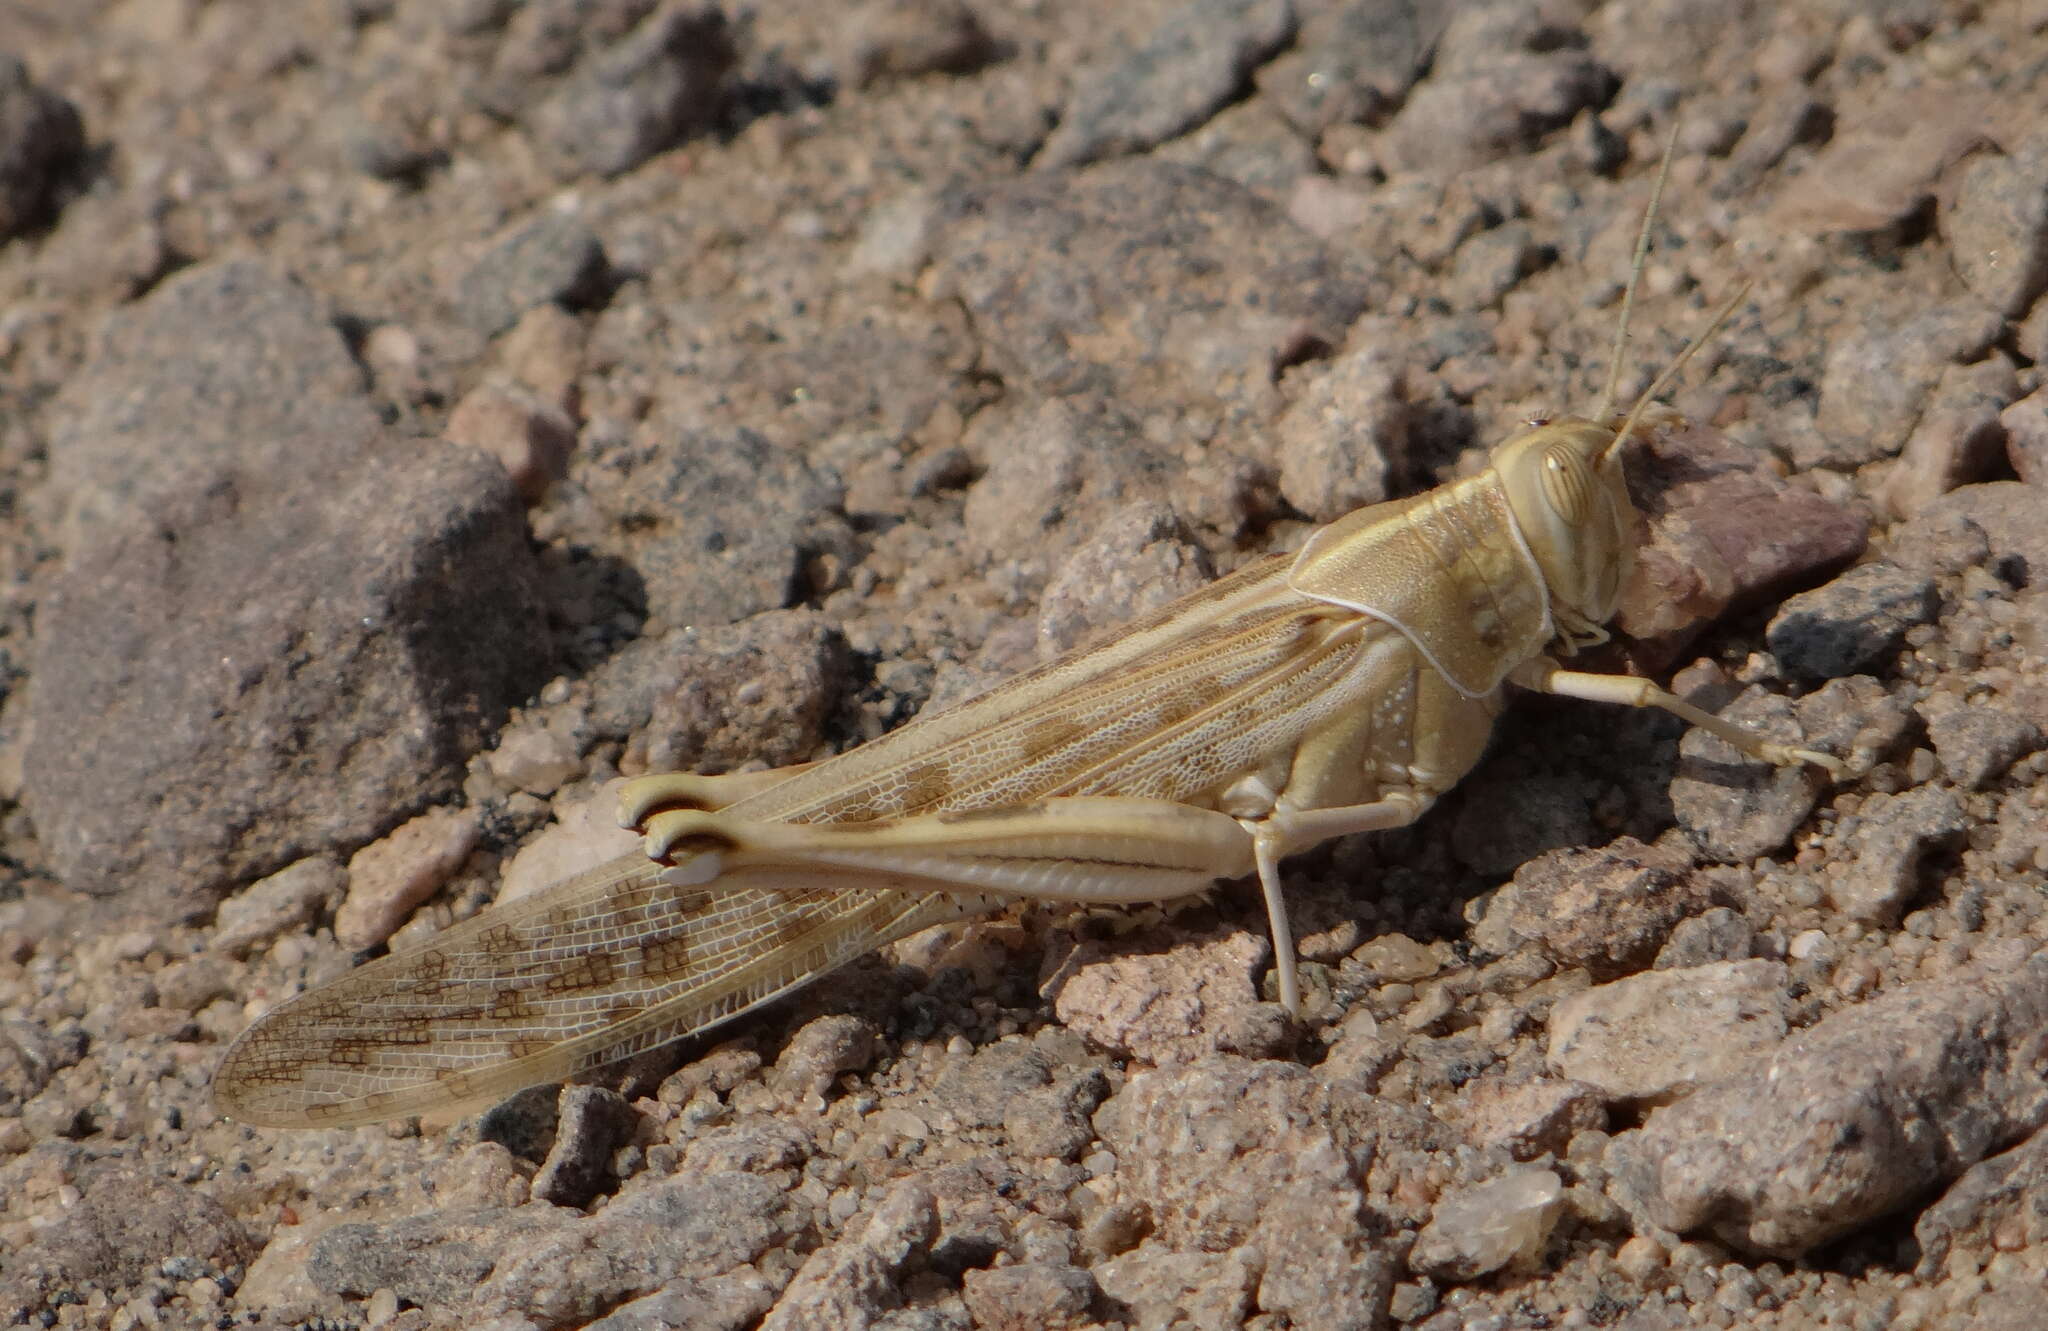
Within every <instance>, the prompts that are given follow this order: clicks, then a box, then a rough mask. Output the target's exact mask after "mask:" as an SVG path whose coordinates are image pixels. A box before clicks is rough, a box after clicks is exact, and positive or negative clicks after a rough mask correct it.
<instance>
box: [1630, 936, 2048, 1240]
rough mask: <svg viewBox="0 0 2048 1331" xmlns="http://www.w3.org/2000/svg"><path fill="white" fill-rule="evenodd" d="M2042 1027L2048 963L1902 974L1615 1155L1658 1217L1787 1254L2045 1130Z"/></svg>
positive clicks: (1660, 1119) (1636, 1194) (1673, 1109)
mask: <svg viewBox="0 0 2048 1331" xmlns="http://www.w3.org/2000/svg"><path fill="white" fill-rule="evenodd" d="M2005 950H2006V951H2007V952H2008V953H2011V952H2012V951H2013V950H2014V949H2011V948H2007V949H2005ZM2044 1029H2048V959H2044V958H2041V957H2038V956H2036V957H2031V958H2024V959H2022V958H2017V957H2015V958H2011V959H2010V960H2009V964H2006V965H2003V966H1997V967H1989V966H1987V967H1986V968H1985V969H1982V970H1978V971H1974V972H1969V973H1966V974H1962V975H1958V976H1957V977H1955V978H1954V979H1953V980H1949V981H1944V982H1929V983H1926V984H1921V985H1913V986H1909V987H1907V988H1905V989H1901V990H1899V991H1898V992H1896V993H1893V994H1889V995H1886V996H1884V997H1882V998H1879V999H1876V1000H1874V1001H1872V1002H1870V1003H1867V1004H1865V1005H1864V1006H1862V1007H1860V1008H1857V1009H1855V1010H1853V1011H1849V1012H1844V1013H1841V1014H1839V1015H1837V1016H1834V1017H1831V1018H1829V1019H1827V1020H1826V1021H1823V1022H1822V1023H1821V1024H1820V1025H1818V1026H1816V1027H1814V1028H1813V1029H1812V1030H1810V1031H1807V1032H1805V1033H1803V1034H1801V1035H1799V1036H1797V1037H1795V1038H1793V1039H1791V1040H1789V1041H1787V1042H1785V1043H1784V1044H1782V1045H1780V1046H1779V1047H1778V1048H1776V1049H1775V1050H1773V1051H1771V1052H1769V1053H1767V1054H1764V1055H1761V1056H1759V1057H1758V1058H1757V1059H1756V1060H1755V1061H1754V1062H1753V1064H1752V1065H1751V1067H1750V1068H1749V1069H1747V1070H1746V1071H1744V1072H1741V1073H1739V1074H1737V1075H1734V1076H1731V1077H1728V1078H1726V1079H1725V1080H1723V1081H1721V1082H1719V1083H1718V1084H1715V1085H1713V1086H1709V1087H1706V1088H1704V1089H1702V1090H1700V1091H1698V1092H1696V1093H1694V1094H1693V1095H1692V1096H1690V1097H1688V1098H1687V1099H1685V1100H1682V1101H1680V1102H1679V1103H1677V1104H1675V1105H1671V1106H1667V1107H1665V1108H1662V1109H1659V1110H1657V1111H1655V1112H1653V1113H1652V1114H1651V1115H1650V1118H1649V1121H1648V1122H1647V1123H1645V1124H1644V1126H1643V1127H1642V1128H1641V1129H1640V1130H1639V1131H1638V1132H1636V1133H1632V1134H1628V1135H1626V1136H1623V1137H1620V1138H1617V1139H1616V1140H1615V1142H1614V1145H1613V1146H1612V1147H1611V1148H1610V1149H1609V1151H1608V1161H1609V1165H1610V1167H1611V1168H1613V1169H1614V1171H1615V1173H1616V1177H1617V1180H1618V1182H1619V1184H1620V1185H1621V1187H1622V1189H1623V1192H1624V1195H1625V1196H1626V1197H1627V1198H1629V1199H1630V1201H1631V1203H1632V1204H1633V1205H1634V1206H1637V1207H1639V1208H1640V1209H1641V1210H1642V1212H1643V1214H1645V1215H1646V1216H1648V1217H1649V1218H1650V1219H1651V1220H1652V1221H1653V1222H1654V1223H1656V1224H1658V1225H1660V1226H1662V1227H1664V1228H1666V1229H1673V1230H1677V1231H1679V1232H1680V1233H1690V1232H1693V1231H1697V1230H1705V1231H1710V1232H1711V1233H1713V1234H1714V1235H1715V1236H1716V1237H1718V1238H1720V1239H1722V1240H1723V1241H1725V1242H1727V1243H1731V1244H1734V1245H1735V1246H1736V1247H1738V1248H1741V1249H1743V1250H1744V1251H1748V1252H1761V1253H1770V1254H1774V1255H1777V1256H1780V1257H1793V1256H1797V1255H1799V1254H1801V1253H1805V1252H1808V1251H1810V1250H1812V1249H1813V1248H1815V1247H1817V1246H1818V1245H1820V1244H1822V1243H1826V1242H1827V1241H1828V1240H1830V1239H1833V1238H1837V1237H1839V1236H1841V1235H1843V1234H1846V1233H1848V1232H1850V1231H1851V1230H1853V1229H1855V1228H1856V1227H1858V1226H1860V1225H1862V1224H1864V1223H1866V1222H1868V1221H1870V1220H1872V1219H1874V1218H1876V1217H1877V1216H1881V1215H1884V1214H1886V1213H1888V1212H1890V1211H1892V1210H1894V1209H1896V1208H1897V1207H1899V1206H1902V1205H1904V1204H1905V1203H1907V1202H1908V1201H1909V1200H1911V1199H1912V1198H1913V1197H1915V1196H1916V1195H1918V1194H1920V1193H1921V1192H1923V1191H1924V1190H1926V1189H1927V1188H1930V1187H1933V1186H1937V1185H1939V1184H1942V1183H1946V1182H1949V1181H1950V1180H1953V1179H1955V1178H1957V1177H1959V1176H1960V1175H1961V1174H1962V1173H1963V1171H1965V1170H1967V1169H1968V1168H1970V1166H1972V1165H1974V1164H1976V1163H1977V1162H1978V1161H1979V1160H1982V1159H1984V1158H1985V1157H1986V1156H1988V1155H1990V1154H1992V1153H1994V1152H1996V1151H1999V1150H2001V1149H2003V1148H2004V1147H2006V1146H2008V1145H2010V1144H2011V1143H2013V1142H2015V1141H2018V1140H2019V1139H2021V1138H2023V1137H2025V1136H2027V1135H2028V1134H2029V1133H2032V1132H2033V1131H2035V1130H2036V1129H2037V1128H2039V1127H2040V1125H2041V1123H2042V1122H2043V1120H2044V1117H2048V1088H2044V1086H2043V1085H2042V1082H2041V1079H2040V1077H2039V1075H2038V1070H2037V1068H2038V1062H2039V1058H2040V1045H2041V1039H2042V1032H2043V1030H2044Z"/></svg>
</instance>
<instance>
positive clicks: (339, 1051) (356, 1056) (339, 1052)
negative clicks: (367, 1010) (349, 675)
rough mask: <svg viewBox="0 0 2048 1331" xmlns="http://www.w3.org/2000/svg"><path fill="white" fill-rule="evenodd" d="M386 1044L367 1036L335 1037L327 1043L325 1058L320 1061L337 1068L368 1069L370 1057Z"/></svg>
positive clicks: (383, 1041)
mask: <svg viewBox="0 0 2048 1331" xmlns="http://www.w3.org/2000/svg"><path fill="white" fill-rule="evenodd" d="M387 1043H388V1041H385V1040H380V1039H378V1038H376V1037H375V1036H369V1035H337V1036H335V1037H334V1038H333V1039H332V1040H329V1041H328V1042H327V1056H326V1058H324V1059H322V1060H321V1061H322V1062H324V1063H328V1064H331V1065H333V1066H334V1067H338V1068H362V1067H368V1066H369V1065H370V1056H371V1055H372V1054H374V1053H376V1052H377V1050H379V1049H382V1048H384V1047H385V1045H386V1044H387Z"/></svg>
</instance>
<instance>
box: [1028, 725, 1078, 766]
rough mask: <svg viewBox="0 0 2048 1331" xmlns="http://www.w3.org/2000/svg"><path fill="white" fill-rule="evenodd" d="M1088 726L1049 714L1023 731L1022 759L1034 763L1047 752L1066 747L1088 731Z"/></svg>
mask: <svg viewBox="0 0 2048 1331" xmlns="http://www.w3.org/2000/svg"><path fill="white" fill-rule="evenodd" d="M1088 729H1089V728H1088V727H1087V726H1086V725H1083V724H1082V723H1081V722H1079V721H1076V720H1074V719H1073V718H1072V717H1067V716H1049V717H1046V718H1045V719H1044V720H1043V721H1040V722H1038V723H1037V724H1035V725H1033V726H1032V727H1031V728H1030V729H1028V730H1026V731H1025V732H1024V738H1023V742H1022V743H1021V745H1020V746H1019V747H1020V748H1021V749H1022V750H1023V755H1022V756H1023V759H1024V761H1025V762H1026V763H1027V764H1029V763H1036V762H1038V761H1039V760H1040V759H1042V758H1044V757H1045V756H1046V755H1047V754H1050V753H1056V752H1058V751H1059V750H1061V749H1064V748H1066V747H1067V746H1068V745H1070V744H1072V743H1073V742H1074V741H1075V740H1077V739H1079V738H1081V737H1082V736H1083V735H1085V734H1087V733H1088Z"/></svg>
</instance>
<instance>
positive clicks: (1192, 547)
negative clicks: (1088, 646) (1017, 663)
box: [1038, 503, 1215, 659]
mask: <svg viewBox="0 0 2048 1331" xmlns="http://www.w3.org/2000/svg"><path fill="white" fill-rule="evenodd" d="M1214 579H1215V569H1214V568H1213V567H1212V566H1211V565H1210V563H1209V555H1208V552H1207V551H1205V550H1203V549H1202V547H1200V546H1199V545H1196V544H1195V543H1194V542H1193V541H1192V540H1190V539H1189V536H1188V532H1187V528H1186V526H1185V524H1183V523H1182V522H1181V520H1180V518H1179V517H1178V516H1176V515H1175V513H1174V511H1173V510H1172V509H1170V508H1168V507H1166V506H1165V505H1163V504H1154V503H1138V504H1132V505H1129V506H1127V507H1125V508H1123V509H1120V510H1118V511H1117V512H1116V513H1114V514H1112V515H1111V516H1110V518H1109V520H1108V521H1107V522H1105V523H1103V524H1102V526H1101V528H1100V529H1098V530H1097V531H1096V533H1095V534H1094V535H1093V536H1092V537H1090V538H1089V539H1088V540H1087V541H1086V542H1084V543H1083V544H1082V545H1081V547H1080V548H1079V549H1077V550H1075V551H1074V552H1073V553H1072V554H1071V555H1069V556H1067V560H1066V562H1065V563H1064V564H1062V565H1060V568H1059V571H1058V572H1056V573H1054V574H1053V578H1052V581H1051V582H1050V583H1048V584H1047V585H1046V589H1045V596H1044V598H1043V599H1042V600H1041V601H1040V602H1039V608H1038V651H1039V655H1041V656H1043V657H1046V658H1048V659H1050V658H1051V657H1054V656H1057V655H1058V654H1059V653H1061V652H1063V651H1067V650H1070V649H1072V648H1075V647H1079V646H1081V645H1083V644H1084V643H1087V642H1090V641H1091V640H1093V639H1095V638H1097V637H1099V636H1101V635H1102V634H1103V633H1105V632H1106V631H1108V630H1110V629H1112V628H1118V627H1121V626H1122V625H1125V624H1128V623H1130V622H1131V621H1132V620H1134V619H1139V618H1142V617H1144V616H1145V615H1146V614H1148V613H1150V612H1151V611H1154V610H1157V609H1159V608H1160V607H1161V606H1163V605H1165V604H1167V603H1168V602H1169V601H1172V600H1174V599H1176V598H1177V597H1180V596H1184V595H1186V594H1187V593H1189V592H1191V591H1194V590H1195V589H1196V588H1198V587H1202V586H1205V585H1206V584H1208V583H1209V582H1212V581H1214Z"/></svg>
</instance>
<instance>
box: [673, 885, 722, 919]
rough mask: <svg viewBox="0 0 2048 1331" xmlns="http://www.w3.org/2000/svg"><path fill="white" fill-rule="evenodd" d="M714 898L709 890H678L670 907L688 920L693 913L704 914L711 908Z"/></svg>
mask: <svg viewBox="0 0 2048 1331" xmlns="http://www.w3.org/2000/svg"><path fill="white" fill-rule="evenodd" d="M712 900H713V898H712V895H711V894H710V893H709V892H703V891H696V892H677V893H676V894H675V896H674V898H673V900H671V901H670V903H669V908H670V909H671V910H672V911H673V912H674V913H675V914H677V915H680V916H681V917H682V918H684V919H686V920H687V919H689V918H690V917H691V916H692V915H701V914H703V913H704V912H705V911H706V910H707V909H709V908H710V906H711V902H712Z"/></svg>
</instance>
